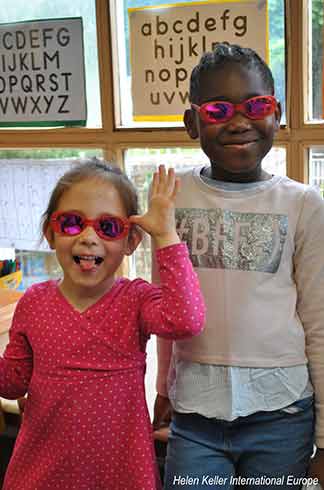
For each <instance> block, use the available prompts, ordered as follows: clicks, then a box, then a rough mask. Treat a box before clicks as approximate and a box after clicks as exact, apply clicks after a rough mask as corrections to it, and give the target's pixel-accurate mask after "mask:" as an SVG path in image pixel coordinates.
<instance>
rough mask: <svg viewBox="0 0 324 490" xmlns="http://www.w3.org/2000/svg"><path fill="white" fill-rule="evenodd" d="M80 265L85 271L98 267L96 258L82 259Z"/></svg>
mask: <svg viewBox="0 0 324 490" xmlns="http://www.w3.org/2000/svg"><path fill="white" fill-rule="evenodd" d="M80 267H81V270H83V271H90V270H91V269H94V268H95V267H96V261H95V259H91V260H90V259H80Z"/></svg>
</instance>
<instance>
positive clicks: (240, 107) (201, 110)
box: [191, 95, 278, 124]
mask: <svg viewBox="0 0 324 490" xmlns="http://www.w3.org/2000/svg"><path fill="white" fill-rule="evenodd" d="M258 99H269V100H270V101H271V112H269V114H267V115H266V116H262V117H260V116H252V115H251V114H248V113H247V111H246V108H245V107H246V104H247V103H248V102H249V101H251V100H258ZM216 103H218V104H226V105H227V106H228V107H230V108H231V109H232V112H231V115H230V116H229V117H224V118H222V119H218V120H217V119H212V118H210V117H209V116H208V114H207V111H206V107H207V106H209V105H211V104H216ZM277 106H278V101H277V99H276V98H275V97H274V96H273V95H257V96H256V97H250V98H249V99H246V100H244V101H243V102H242V103H241V104H233V103H232V102H228V101H227V100H212V101H210V102H205V103H204V104H201V105H200V106H199V105H197V104H191V108H192V109H194V110H196V111H197V112H198V114H199V116H200V117H201V119H202V120H203V121H204V122H206V123H209V124H222V123H224V122H227V121H230V119H232V117H233V116H234V114H236V113H237V112H240V113H242V114H243V115H244V116H245V117H247V118H248V119H252V120H256V121H257V120H259V121H260V120H262V119H265V118H266V117H268V116H270V115H271V114H273V113H274V112H275V110H276V108H277Z"/></svg>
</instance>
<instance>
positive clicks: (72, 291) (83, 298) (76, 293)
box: [58, 278, 115, 313]
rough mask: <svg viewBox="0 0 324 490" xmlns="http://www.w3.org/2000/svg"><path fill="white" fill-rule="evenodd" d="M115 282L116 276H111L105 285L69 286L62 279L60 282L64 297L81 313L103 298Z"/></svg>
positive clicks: (59, 285)
mask: <svg viewBox="0 0 324 490" xmlns="http://www.w3.org/2000/svg"><path fill="white" fill-rule="evenodd" d="M114 283H115V278H110V280H109V282H107V283H105V287H104V288H103V287H101V288H100V289H97V288H87V287H73V288H71V287H69V285H68V284H67V282H66V281H65V280H64V279H62V280H61V281H60V282H59V284H58V287H59V290H60V291H61V293H62V295H63V296H64V298H65V299H66V300H67V302H68V303H70V305H72V306H73V308H74V309H75V310H77V311H79V312H80V313H82V312H84V311H86V310H87V309H88V308H90V307H91V306H92V305H94V304H96V303H97V302H98V301H99V300H100V298H102V297H103V296H104V295H105V294H106V293H108V291H110V289H111V288H112V286H113V285H114Z"/></svg>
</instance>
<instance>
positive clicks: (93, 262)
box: [73, 255, 103, 271]
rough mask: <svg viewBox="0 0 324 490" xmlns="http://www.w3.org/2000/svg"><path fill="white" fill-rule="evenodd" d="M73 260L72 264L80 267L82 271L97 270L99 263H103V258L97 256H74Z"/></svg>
mask: <svg viewBox="0 0 324 490" xmlns="http://www.w3.org/2000/svg"><path fill="white" fill-rule="evenodd" d="M73 259H74V262H75V263H76V264H78V265H79V266H80V269H81V270H82V271H91V270H93V269H97V268H98V266H99V265H100V264H101V262H103V258H102V257H97V256H91V257H86V256H82V255H81V256H80V255H74V256H73Z"/></svg>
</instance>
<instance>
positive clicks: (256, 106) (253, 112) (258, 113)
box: [245, 97, 275, 119]
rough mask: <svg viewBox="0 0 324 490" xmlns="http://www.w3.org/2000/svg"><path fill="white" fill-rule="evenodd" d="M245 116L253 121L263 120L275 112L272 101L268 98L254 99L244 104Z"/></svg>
mask: <svg viewBox="0 0 324 490" xmlns="http://www.w3.org/2000/svg"><path fill="white" fill-rule="evenodd" d="M245 108H246V112H247V115H248V116H249V117H252V118H253V119H264V118H265V117H267V116H269V115H270V114H272V113H273V112H274V110H275V104H274V100H273V99H272V98H270V97H255V98H254V99H250V100H248V101H247V102H246V103H245Z"/></svg>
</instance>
